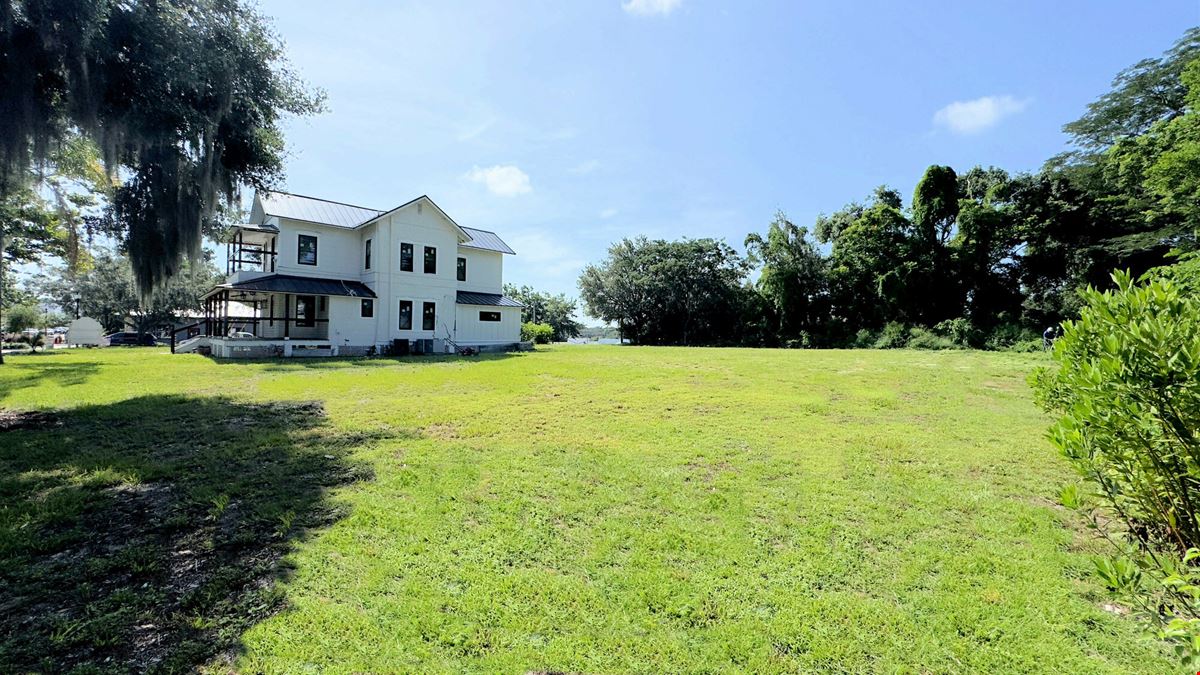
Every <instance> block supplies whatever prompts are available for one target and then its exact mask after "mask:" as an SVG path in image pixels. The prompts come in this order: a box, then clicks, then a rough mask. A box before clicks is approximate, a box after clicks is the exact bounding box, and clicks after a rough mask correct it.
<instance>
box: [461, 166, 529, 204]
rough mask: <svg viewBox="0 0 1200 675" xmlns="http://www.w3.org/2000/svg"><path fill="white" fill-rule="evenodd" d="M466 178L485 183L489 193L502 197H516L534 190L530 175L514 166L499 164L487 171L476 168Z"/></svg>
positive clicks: (488, 168)
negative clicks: (530, 182)
mask: <svg viewBox="0 0 1200 675" xmlns="http://www.w3.org/2000/svg"><path fill="white" fill-rule="evenodd" d="M466 178H467V180H469V181H472V182H475V183H483V184H484V185H486V186H487V189H488V192H491V193H492V194H494V195H500V196H501V197H515V196H516V195H523V194H525V193H526V192H530V191H532V190H533V188H532V187H530V185H529V174H527V173H525V172H524V171H522V170H520V169H519V168H517V167H516V166H515V165H513V164H497V165H496V166H489V167H487V168H486V169H481V168H479V167H475V168H473V169H471V170H470V171H468V172H467V176H466Z"/></svg>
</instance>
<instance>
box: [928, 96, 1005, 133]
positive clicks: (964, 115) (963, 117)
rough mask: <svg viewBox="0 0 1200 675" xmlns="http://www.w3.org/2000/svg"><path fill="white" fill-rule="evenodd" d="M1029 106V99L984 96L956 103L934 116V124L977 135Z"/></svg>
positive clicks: (955, 131) (957, 131)
mask: <svg viewBox="0 0 1200 675" xmlns="http://www.w3.org/2000/svg"><path fill="white" fill-rule="evenodd" d="M1028 105H1029V99H1024V100H1020V99H1016V98H1013V97H1012V96H984V97H982V98H977V99H974V100H971V101H955V102H954V103H951V104H950V105H948V106H946V107H944V108H942V109H941V110H939V111H937V112H936V113H934V114H933V123H934V124H935V125H937V126H940V127H945V128H946V129H949V130H950V131H951V132H953V133H956V134H975V133H979V132H980V131H983V130H984V129H988V128H991V127H994V126H996V125H997V124H998V123H999V122H1000V120H1002V119H1004V118H1005V117H1009V116H1011V115H1015V114H1017V113H1019V112H1021V111H1022V110H1024V109H1025V108H1026V106H1028Z"/></svg>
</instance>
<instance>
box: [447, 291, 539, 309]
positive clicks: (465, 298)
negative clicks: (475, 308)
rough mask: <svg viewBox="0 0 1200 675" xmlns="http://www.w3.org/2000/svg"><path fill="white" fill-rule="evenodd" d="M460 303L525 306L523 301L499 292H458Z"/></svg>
mask: <svg viewBox="0 0 1200 675" xmlns="http://www.w3.org/2000/svg"><path fill="white" fill-rule="evenodd" d="M458 304H460V305H487V306H489V307H524V306H525V305H522V304H521V303H519V302H517V301H516V300H513V299H512V298H510V297H508V296H506V295H500V294H499V293H472V292H470V291H459V292H458Z"/></svg>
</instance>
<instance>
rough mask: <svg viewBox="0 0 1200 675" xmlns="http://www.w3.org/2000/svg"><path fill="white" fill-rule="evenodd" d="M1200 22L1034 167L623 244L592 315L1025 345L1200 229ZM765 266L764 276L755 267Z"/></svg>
mask: <svg viewBox="0 0 1200 675" xmlns="http://www.w3.org/2000/svg"><path fill="white" fill-rule="evenodd" d="M1197 57H1200V29H1193V30H1190V31H1188V32H1187V33H1186V34H1185V35H1184V36H1183V37H1182V38H1181V39H1180V40H1179V42H1178V43H1177V44H1176V45H1175V46H1174V47H1173V48H1172V49H1171V50H1169V51H1168V52H1166V53H1165V54H1164V55H1163V56H1162V57H1161V58H1157V59H1147V60H1144V61H1141V62H1139V63H1138V64H1135V65H1134V66H1133V67H1131V68H1130V69H1128V70H1126V71H1124V72H1122V73H1121V74H1119V75H1118V76H1117V78H1116V79H1115V80H1114V83H1113V90H1112V91H1110V92H1109V93H1107V94H1105V95H1104V96H1102V97H1101V98H1100V99H1098V100H1097V101H1096V102H1094V103H1093V104H1091V105H1090V106H1089V109H1088V111H1087V113H1086V114H1085V115H1084V116H1083V117H1082V118H1080V119H1079V120H1077V121H1075V122H1072V123H1071V124H1068V125H1067V126H1066V127H1065V130H1066V131H1067V132H1068V134H1070V136H1071V138H1072V139H1073V141H1074V146H1075V150H1073V151H1072V152H1069V153H1065V154H1063V155H1059V156H1057V157H1054V158H1052V159H1051V160H1050V161H1048V162H1047V163H1046V165H1045V166H1044V167H1043V169H1042V170H1040V171H1038V172H1036V173H1021V174H1016V175H1012V174H1009V173H1008V172H1006V171H1004V170H1003V169H999V168H995V167H988V168H984V167H979V166H976V167H973V168H968V169H967V170H965V171H956V170H955V169H954V168H952V167H949V166H942V165H934V166H930V167H929V168H928V169H927V170H926V171H925V174H924V175H923V176H922V177H921V179H920V180H919V182H918V183H917V186H916V189H915V190H914V192H913V195H912V197H911V199H909V201H908V204H905V203H904V199H903V197H902V195H900V194H899V193H898V192H896V191H895V190H893V189H891V188H888V187H886V186H881V187H878V188H876V189H875V190H874V192H873V193H871V194H870V195H869V196H868V197H867V198H866V199H865V200H863V201H862V202H854V203H851V204H848V205H846V206H844V207H843V208H841V209H839V210H838V211H835V212H833V213H832V214H828V215H822V216H820V217H818V218H817V220H816V222H815V223H814V224H813V227H812V229H811V230H810V229H809V228H807V227H804V226H800V225H797V224H795V223H793V222H791V221H790V220H789V219H788V218H787V216H786V215H785V214H783V213H779V214H776V216H775V218H774V220H772V221H771V223H770V224H769V225H768V227H767V231H766V232H765V233H752V234H750V235H749V236H748V237H747V238H746V240H745V245H746V254H745V255H744V256H743V255H739V254H738V253H737V252H736V251H734V250H733V249H732V248H731V247H729V246H728V245H726V244H724V243H723V242H719V241H714V240H710V239H695V240H693V239H685V240H682V241H676V242H668V241H660V240H653V241H652V240H648V239H645V238H639V239H632V240H623V241H621V242H618V243H617V244H614V245H613V246H612V247H611V248H610V249H609V252H608V257H607V259H605V260H604V261H602V262H601V263H599V264H596V265H591V266H589V267H588V268H586V269H585V270H584V272H583V274H582V276H581V278H580V282H579V283H580V289H581V291H582V299H583V301H584V303H585V306H586V308H587V310H588V312H589V313H591V314H592V315H594V316H597V317H600V318H602V319H605V320H607V321H611V322H614V323H616V324H617V325H618V327H619V328H620V329H621V330H622V332H623V333H624V335H625V337H627V338H630V339H631V340H633V341H635V342H640V343H646V344H746V345H791V346H828V347H834V346H881V347H888V346H905V345H906V344H909V343H910V342H911V343H913V344H914V345H915V346H925V347H931V346H934V347H936V346H946V347H949V346H969V347H992V348H1004V347H1010V346H1013V345H1026V344H1028V342H1029V340H1030V339H1032V338H1036V337H1037V335H1038V334H1039V333H1040V332H1041V329H1042V328H1044V327H1046V326H1052V325H1057V324H1058V323H1059V322H1061V321H1062V320H1064V319H1066V318H1069V317H1072V316H1075V315H1076V314H1077V313H1078V311H1079V308H1080V306H1081V299H1080V298H1081V296H1080V291H1081V290H1083V289H1085V288H1088V287H1089V286H1092V287H1099V288H1104V287H1108V286H1109V285H1110V283H1111V282H1110V279H1109V275H1110V273H1111V272H1112V270H1114V269H1124V270H1128V271H1129V273H1130V274H1132V275H1133V276H1134V277H1135V278H1136V277H1137V276H1139V275H1141V274H1142V273H1144V272H1146V271H1147V270H1149V269H1151V268H1153V267H1156V266H1158V265H1162V264H1163V263H1164V255H1165V254H1166V253H1167V252H1168V251H1170V250H1172V249H1173V248H1182V249H1190V248H1193V247H1194V246H1195V232H1196V230H1197V228H1200V122H1198V119H1200V118H1198V116H1197V114H1196V112H1195V111H1196V110H1198V109H1200V60H1197ZM754 269H757V270H758V272H759V274H758V278H757V280H756V281H755V282H754V283H753V284H751V283H750V281H749V280H750V279H751V278H752V270H754Z"/></svg>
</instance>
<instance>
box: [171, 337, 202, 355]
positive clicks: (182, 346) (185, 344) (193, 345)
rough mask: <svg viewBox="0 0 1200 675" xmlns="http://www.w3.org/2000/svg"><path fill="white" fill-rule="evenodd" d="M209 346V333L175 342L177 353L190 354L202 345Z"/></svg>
mask: <svg viewBox="0 0 1200 675" xmlns="http://www.w3.org/2000/svg"><path fill="white" fill-rule="evenodd" d="M207 346H208V336H207V335H197V336H196V337H193V338H188V339H186V340H184V341H182V342H176V343H175V353H176V354H190V353H192V352H194V351H196V350H197V349H200V348H201V347H207Z"/></svg>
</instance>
